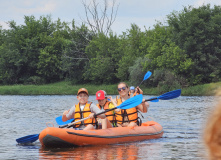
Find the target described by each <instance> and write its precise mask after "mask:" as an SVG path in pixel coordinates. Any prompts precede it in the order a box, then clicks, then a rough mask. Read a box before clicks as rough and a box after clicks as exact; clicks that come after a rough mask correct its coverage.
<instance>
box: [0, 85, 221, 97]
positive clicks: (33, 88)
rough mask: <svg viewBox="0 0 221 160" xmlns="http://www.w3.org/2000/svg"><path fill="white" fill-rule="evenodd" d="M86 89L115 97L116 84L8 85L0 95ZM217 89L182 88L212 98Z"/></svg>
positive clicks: (67, 92)
mask: <svg viewBox="0 0 221 160" xmlns="http://www.w3.org/2000/svg"><path fill="white" fill-rule="evenodd" d="M83 87H84V88H86V89H87V90H88V92H89V93H90V94H91V95H95V93H96V92H97V91H98V90H100V89H102V90H105V91H106V92H107V93H108V95H116V94H118V92H117V84H112V85H92V84H85V85H71V83H70V82H66V81H62V82H57V83H52V84H45V85H8V86H0V95H75V94H77V91H78V89H79V88H83ZM141 88H142V90H143V91H144V94H147V95H161V94H163V93H166V92H168V91H164V90H163V89H162V88H145V87H142V86H141ZM175 89H179V88H175ZM217 89H221V82H217V83H209V84H203V85H197V86H192V87H188V88H182V95H183V96H213V95H214V94H215V93H216V91H217Z"/></svg>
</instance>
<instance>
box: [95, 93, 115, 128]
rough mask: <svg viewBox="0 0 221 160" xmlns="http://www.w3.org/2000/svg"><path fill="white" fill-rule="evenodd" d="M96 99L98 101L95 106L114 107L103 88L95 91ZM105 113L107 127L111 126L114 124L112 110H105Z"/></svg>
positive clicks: (100, 107) (105, 108)
mask: <svg viewBox="0 0 221 160" xmlns="http://www.w3.org/2000/svg"><path fill="white" fill-rule="evenodd" d="M96 100H97V101H98V104H97V106H98V108H99V109H101V110H108V109H111V108H115V106H114V104H113V103H112V102H110V101H109V100H108V97H107V93H106V92H105V91H104V90H99V91H97V93H96ZM105 115H106V117H107V119H108V121H107V128H111V127H112V126H116V121H115V112H114V110H112V111H109V112H106V113H105ZM98 122H99V120H98Z"/></svg>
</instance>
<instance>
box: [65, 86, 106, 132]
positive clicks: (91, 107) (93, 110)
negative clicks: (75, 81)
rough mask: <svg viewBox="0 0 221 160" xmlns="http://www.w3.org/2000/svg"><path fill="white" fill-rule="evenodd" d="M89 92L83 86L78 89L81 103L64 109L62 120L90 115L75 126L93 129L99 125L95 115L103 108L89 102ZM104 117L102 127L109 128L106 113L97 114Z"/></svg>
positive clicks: (78, 118)
mask: <svg viewBox="0 0 221 160" xmlns="http://www.w3.org/2000/svg"><path fill="white" fill-rule="evenodd" d="M88 98H89V94H88V91H87V89H85V88H81V89H79V90H78V93H77V99H78V101H79V103H78V104H77V105H74V106H73V107H72V108H71V109H70V110H69V111H67V110H66V111H64V112H63V115H62V121H63V122H65V121H67V120H69V119H72V118H74V121H78V120H80V119H83V118H86V117H89V119H86V120H84V121H81V122H78V123H77V124H75V125H74V126H73V127H74V128H83V130H93V129H95V127H96V125H97V121H96V118H94V115H95V114H97V113H100V112H101V110H100V109H99V108H98V107H97V106H96V105H95V104H93V103H92V102H90V103H89V102H88ZM97 117H98V118H101V119H102V129H106V128H107V120H106V116H105V114H100V115H98V116H97Z"/></svg>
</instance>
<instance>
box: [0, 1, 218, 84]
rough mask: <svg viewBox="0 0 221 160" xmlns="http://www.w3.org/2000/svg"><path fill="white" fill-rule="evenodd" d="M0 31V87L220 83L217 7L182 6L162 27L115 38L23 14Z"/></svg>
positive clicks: (131, 30)
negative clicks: (148, 75) (21, 19)
mask: <svg viewBox="0 0 221 160" xmlns="http://www.w3.org/2000/svg"><path fill="white" fill-rule="evenodd" d="M8 23H9V26H10V29H7V30H6V29H2V27H0V84H2V85H5V84H44V83H52V82H57V81H63V80H68V81H71V82H72V83H73V84H83V83H91V84H112V83H117V82H120V81H130V83H131V84H134V85H136V84H137V83H139V82H141V81H142V79H143V76H144V75H145V73H146V72H147V71H151V72H152V73H153V75H152V76H151V78H150V79H149V80H148V81H145V83H144V84H145V85H146V86H179V87H184V86H192V85H196V84H204V83H210V82H217V81H220V79H221V7H220V6H216V5H215V6H213V7H211V6H210V5H209V4H208V5H203V6H201V7H198V8H194V7H192V6H188V7H184V8H183V10H181V11H179V12H178V11H174V12H172V13H171V14H169V15H167V25H163V24H162V23H161V22H157V23H156V24H155V25H154V26H153V29H150V28H149V29H146V30H145V31H141V29H140V28H139V26H137V25H136V24H131V28H129V29H127V30H126V31H125V32H122V34H121V35H117V34H115V33H113V32H111V31H110V32H109V33H108V34H103V33H99V32H98V33H96V32H94V31H92V30H90V29H89V28H88V27H87V26H86V25H85V24H82V25H79V26H77V25H76V24H75V21H74V20H73V21H72V22H62V21H61V20H60V19H58V20H56V21H53V20H52V18H51V16H41V17H40V18H39V19H36V18H35V17H34V16H24V25H16V23H15V22H14V21H10V22H8Z"/></svg>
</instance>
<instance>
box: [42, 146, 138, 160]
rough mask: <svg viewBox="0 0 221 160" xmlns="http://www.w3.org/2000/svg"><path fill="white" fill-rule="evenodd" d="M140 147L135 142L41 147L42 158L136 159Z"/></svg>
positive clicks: (87, 159) (86, 159)
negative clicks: (58, 147) (61, 147)
mask: <svg viewBox="0 0 221 160" xmlns="http://www.w3.org/2000/svg"><path fill="white" fill-rule="evenodd" d="M138 149H139V147H138V146H137V145H134V144H124V145H104V146H90V147H76V148H71V149H52V150H50V149H39V156H40V157H39V158H40V159H62V158H63V159H65V158H74V159H76V160H78V159H79V160H80V159H84V160H97V159H100V160H104V159H126V160H136V159H137V157H138Z"/></svg>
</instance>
